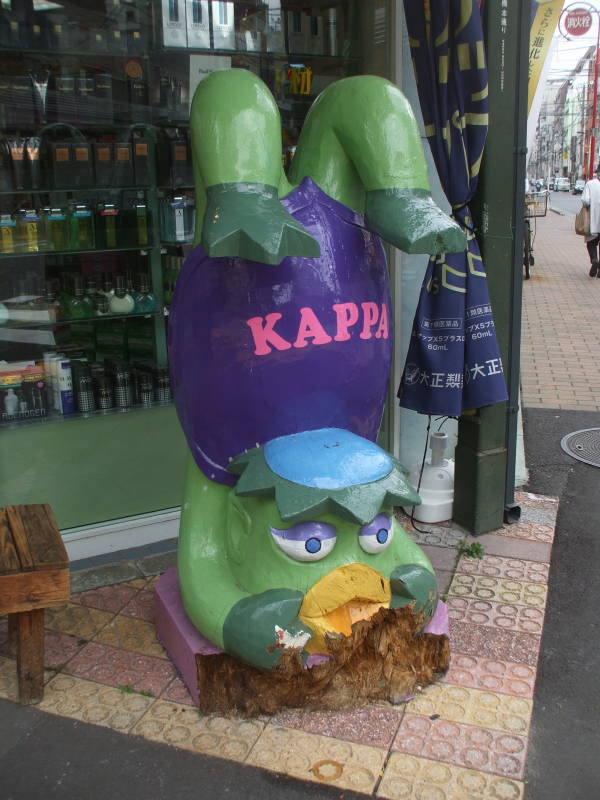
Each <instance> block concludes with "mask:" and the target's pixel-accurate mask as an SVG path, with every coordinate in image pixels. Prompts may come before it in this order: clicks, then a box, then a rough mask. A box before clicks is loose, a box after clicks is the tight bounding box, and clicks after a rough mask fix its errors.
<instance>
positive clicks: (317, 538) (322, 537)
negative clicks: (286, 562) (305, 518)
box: [271, 522, 336, 561]
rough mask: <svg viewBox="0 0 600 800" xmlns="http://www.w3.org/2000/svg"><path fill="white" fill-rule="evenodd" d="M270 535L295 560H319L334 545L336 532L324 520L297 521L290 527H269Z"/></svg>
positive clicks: (327, 553) (329, 551)
mask: <svg viewBox="0 0 600 800" xmlns="http://www.w3.org/2000/svg"><path fill="white" fill-rule="evenodd" d="M271 535H272V537H273V539H275V541H276V542H277V545H278V547H280V548H281V549H282V550H283V552H284V553H285V554H286V555H288V556H290V558H295V559H296V561H319V559H321V558H325V556H327V555H329V553H331V551H332V550H333V548H334V546H335V538H336V532H335V528H334V527H333V525H327V523H326V522H299V523H298V524H297V525H292V527H291V528H285V529H280V528H271Z"/></svg>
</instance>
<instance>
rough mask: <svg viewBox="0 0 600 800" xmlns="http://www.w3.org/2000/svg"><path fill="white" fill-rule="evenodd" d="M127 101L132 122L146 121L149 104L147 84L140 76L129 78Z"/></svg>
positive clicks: (148, 115)
mask: <svg viewBox="0 0 600 800" xmlns="http://www.w3.org/2000/svg"><path fill="white" fill-rule="evenodd" d="M129 101H130V112H131V121H132V122H148V121H149V117H150V106H149V102H148V84H147V83H146V81H145V80H142V78H130V79H129Z"/></svg>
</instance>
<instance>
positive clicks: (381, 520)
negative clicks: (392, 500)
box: [359, 514, 392, 536]
mask: <svg viewBox="0 0 600 800" xmlns="http://www.w3.org/2000/svg"><path fill="white" fill-rule="evenodd" d="M382 528H385V529H386V531H390V530H391V529H392V520H391V519H390V517H388V516H387V514H377V516H376V517H375V519H374V520H373V522H369V524H368V525H363V527H362V528H361V529H360V534H359V535H360V536H375V535H377V533H378V532H379V531H380V530H381V529H382Z"/></svg>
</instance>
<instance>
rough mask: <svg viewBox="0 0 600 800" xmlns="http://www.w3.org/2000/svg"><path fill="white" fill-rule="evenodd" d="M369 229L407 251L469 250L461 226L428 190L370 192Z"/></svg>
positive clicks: (453, 251) (368, 202)
mask: <svg viewBox="0 0 600 800" xmlns="http://www.w3.org/2000/svg"><path fill="white" fill-rule="evenodd" d="M365 206H366V207H365V218H366V224H367V227H368V228H369V230H372V231H373V232H374V233H377V234H378V235H379V236H381V238H382V239H384V240H385V241H386V242H389V243H390V244H393V245H394V246H395V247H398V248H399V249H400V250H403V251H404V252H405V253H429V254H430V255H435V254H437V253H459V252H462V251H463V250H466V249H467V237H466V236H465V234H464V232H463V231H462V230H461V228H460V226H459V225H457V224H456V222H453V220H452V219H450V217H449V216H448V215H447V214H444V212H443V211H442V210H441V209H440V208H439V207H438V206H437V205H436V204H435V203H434V202H433V200H432V198H431V195H430V193H429V192H428V191H426V190H424V189H376V190H374V191H370V192H367V193H366V201H365Z"/></svg>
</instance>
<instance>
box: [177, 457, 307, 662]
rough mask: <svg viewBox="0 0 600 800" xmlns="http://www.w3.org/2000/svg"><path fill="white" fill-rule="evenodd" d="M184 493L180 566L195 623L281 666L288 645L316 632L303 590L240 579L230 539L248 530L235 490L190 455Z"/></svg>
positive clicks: (243, 652)
mask: <svg viewBox="0 0 600 800" xmlns="http://www.w3.org/2000/svg"><path fill="white" fill-rule="evenodd" d="M184 497H185V498H186V502H185V504H184V506H183V509H182V512H181V523H180V529H179V544H178V549H177V570H178V577H179V584H180V587H181V593H182V599H183V604H184V607H185V610H186V613H187V615H188V617H189V618H190V620H191V621H192V623H193V624H194V625H195V626H196V628H198V630H200V631H202V633H203V634H204V635H205V636H206V637H207V638H208V639H210V640H211V641H212V642H213V643H214V644H216V645H217V646H218V647H222V648H223V649H224V650H226V651H227V652H228V653H230V654H232V655H235V656H237V657H238V658H240V659H241V660H242V661H246V662H247V663H249V664H253V665H254V666H256V667H260V668H263V669H271V668H273V667H275V666H276V665H277V664H278V662H279V659H280V658H281V654H282V651H283V649H284V648H285V647H295V648H297V649H299V650H302V647H303V646H304V644H305V643H306V642H307V641H308V640H309V639H310V636H311V633H312V632H311V630H310V628H308V627H307V626H306V625H305V624H304V623H302V622H301V621H300V620H299V619H298V611H299V609H300V606H301V605H302V599H303V593H302V592H299V591H295V590H293V589H285V588H280V589H268V590H267V591H264V592H261V593H259V594H254V595H252V594H250V593H249V592H245V591H243V590H242V589H241V588H240V587H239V586H238V584H237V583H236V581H235V580H234V577H233V575H232V572H231V569H230V566H229V559H230V558H232V557H235V554H233V553H232V552H230V551H228V548H227V542H228V540H229V541H231V534H232V532H233V536H234V538H235V535H236V534H235V531H236V529H237V533H238V535H240V536H243V535H245V534H244V532H243V530H242V529H243V525H244V521H243V520H242V519H236V518H235V516H236V515H237V514H238V509H239V507H238V505H237V504H236V503H235V498H234V496H233V490H232V489H231V488H230V487H228V486H223V485H221V484H218V483H214V482H213V481H211V480H209V479H208V478H207V477H206V476H205V475H204V474H203V473H202V472H201V471H200V470H199V469H198V467H197V466H196V464H195V463H194V461H193V459H192V457H191V456H190V457H189V463H188V470H187V476H186V486H185V491H184ZM225 528H229V533H230V536H227V535H226V534H225Z"/></svg>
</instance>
